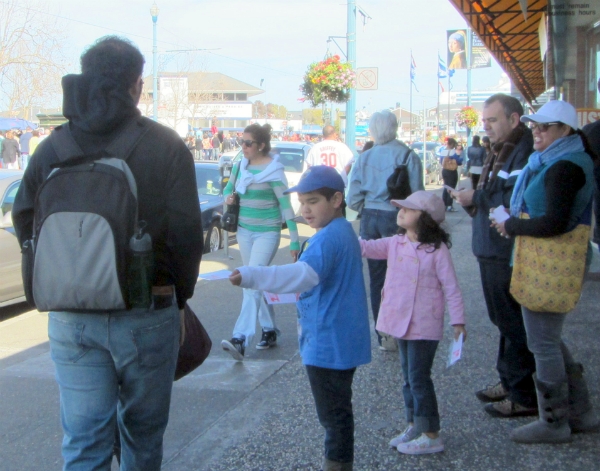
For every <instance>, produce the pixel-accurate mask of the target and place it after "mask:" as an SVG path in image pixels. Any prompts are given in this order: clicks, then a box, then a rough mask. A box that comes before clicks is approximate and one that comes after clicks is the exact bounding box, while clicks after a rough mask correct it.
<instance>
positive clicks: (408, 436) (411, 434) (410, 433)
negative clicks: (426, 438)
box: [390, 425, 419, 448]
mask: <svg viewBox="0 0 600 471" xmlns="http://www.w3.org/2000/svg"><path fill="white" fill-rule="evenodd" d="M418 436H419V433H418V432H417V431H416V430H415V428H414V427H413V426H412V425H409V426H408V427H406V429H405V430H404V432H402V433H401V434H400V435H398V436H397V437H394V438H392V439H391V440H390V446H391V447H392V448H397V447H398V445H400V443H406V442H410V441H411V440H414V439H415V438H417V437H418Z"/></svg>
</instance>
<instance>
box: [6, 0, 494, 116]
mask: <svg viewBox="0 0 600 471" xmlns="http://www.w3.org/2000/svg"><path fill="white" fill-rule="evenodd" d="M1 3H2V1H1V0H0V4H1ZM152 3H153V2H152V0H102V1H90V0H86V1H81V0H46V1H45V2H44V1H43V0H42V1H38V3H37V5H40V6H43V8H42V7H40V9H42V10H45V11H47V12H48V13H45V15H47V16H48V18H49V19H52V20H55V21H58V23H59V25H60V26H61V29H62V30H64V31H65V35H66V36H67V38H68V46H67V47H66V48H65V51H64V53H65V56H66V59H67V64H69V65H68V66H67V69H68V72H70V73H77V72H79V64H78V57H79V55H80V54H81V52H82V51H83V50H84V48H85V47H86V46H88V45H90V44H92V43H93V42H94V41H95V40H96V39H97V38H99V37H102V36H104V35H107V34H117V35H120V36H125V37H127V38H129V39H131V40H132V41H133V42H134V43H135V44H137V46H138V47H139V48H140V50H141V51H142V53H143V54H144V56H145V58H146V68H145V71H144V73H145V75H147V74H151V73H152V18H151V15H150V7H151V6H152ZM156 3H157V6H158V8H159V10H160V11H159V15H158V23H157V38H158V55H159V61H158V62H159V64H160V68H161V69H164V70H174V69H175V68H176V67H181V68H184V69H185V68H187V69H196V70H202V71H206V72H221V73H223V74H226V75H229V76H231V77H234V78H236V79H238V80H242V81H244V82H246V83H248V84H250V85H254V86H256V87H260V88H262V89H263V90H265V93H263V94H261V95H258V96H256V97H253V98H251V100H252V101H253V100H255V99H257V100H258V99H259V100H262V101H263V102H266V103H275V104H278V105H284V106H286V107H287V108H288V110H299V109H302V108H308V107H310V105H309V104H308V103H301V102H300V101H298V99H299V98H301V96H302V95H301V92H300V91H299V86H300V84H301V83H302V77H303V75H304V72H305V71H306V68H307V66H308V65H309V64H310V63H311V62H314V61H319V60H322V59H323V58H324V57H325V55H326V53H327V51H328V47H329V52H331V53H332V54H340V55H341V56H342V58H343V53H342V51H340V49H338V47H337V46H336V44H334V42H330V43H329V45H328V42H327V40H328V37H329V36H342V38H336V39H335V40H336V41H337V43H338V44H339V45H340V46H341V47H342V49H343V52H344V53H345V48H346V44H345V35H346V21H347V14H346V12H347V6H346V3H345V2H344V1H343V0H304V1H301V2H292V1H291V0H253V1H248V0H220V1H218V2H217V1H209V0H157V2H156ZM357 4H358V6H359V7H360V8H361V9H362V10H363V11H365V12H366V13H367V14H368V15H369V16H370V17H371V19H370V20H368V22H367V24H366V25H364V26H363V24H362V17H361V15H357V27H356V29H357V40H356V41H357V42H356V44H357V48H356V49H357V67H377V68H378V73H379V85H378V89H377V90H376V91H358V92H357V107H356V108H357V110H361V109H366V110H367V111H370V112H373V111H377V110H381V109H384V108H389V107H394V106H395V104H396V103H400V104H401V106H402V107H403V108H407V109H408V108H409V101H410V99H409V97H410V78H409V68H410V55H411V50H412V55H413V58H414V60H415V63H416V65H417V76H416V81H415V82H416V86H417V88H418V90H419V92H417V91H416V90H414V89H413V110H418V109H422V108H423V104H425V106H427V107H430V106H434V105H435V103H436V102H437V83H438V79H437V56H438V51H439V52H440V54H441V55H442V57H443V58H445V57H446V30H447V29H457V28H463V27H466V22H465V20H464V19H463V18H462V17H461V16H460V14H459V13H458V12H457V11H456V10H455V8H454V7H453V6H452V4H451V3H450V1H449V0H426V1H423V0H361V1H358V2H357ZM198 49H205V50H204V51H198ZM189 50H196V51H193V52H181V51H189ZM173 51H178V52H173ZM492 62H493V64H492V67H491V68H487V69H476V70H473V72H472V84H473V89H485V88H487V87H490V86H494V85H496V84H497V83H498V81H499V79H500V75H501V73H502V70H501V69H500V67H499V66H498V65H497V63H496V62H495V61H492ZM466 75H467V74H466V71H463V70H459V71H457V72H456V74H455V76H454V78H453V79H452V82H453V89H454V90H459V89H463V90H464V89H466ZM261 81H262V87H261V86H260V83H261ZM446 86H447V83H446V81H445V80H444V87H445V88H446ZM334 106H336V107H337V106H339V107H340V109H343V106H344V105H343V104H342V105H334Z"/></svg>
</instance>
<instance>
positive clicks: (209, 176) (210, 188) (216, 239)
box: [194, 162, 228, 253]
mask: <svg viewBox="0 0 600 471" xmlns="http://www.w3.org/2000/svg"><path fill="white" fill-rule="evenodd" d="M194 166H195V168H196V185H197V187H198V200H199V202H200V210H201V211H202V229H203V231H204V253H208V252H215V251H217V250H219V249H220V248H221V247H223V230H222V228H221V216H223V206H224V199H223V188H224V187H225V184H226V183H227V179H228V177H227V176H222V175H221V173H222V172H221V169H220V168H219V164H218V163H217V162H195V163H194Z"/></svg>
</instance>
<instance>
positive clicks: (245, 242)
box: [233, 226, 281, 346]
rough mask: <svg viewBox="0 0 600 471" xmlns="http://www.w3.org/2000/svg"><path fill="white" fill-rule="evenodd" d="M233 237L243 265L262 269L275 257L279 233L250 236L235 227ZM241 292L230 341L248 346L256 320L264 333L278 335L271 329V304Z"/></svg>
mask: <svg viewBox="0 0 600 471" xmlns="http://www.w3.org/2000/svg"><path fill="white" fill-rule="evenodd" d="M236 237H237V241H238V244H239V246H240V253H241V255H242V262H243V263H244V265H245V266H248V267H266V266H269V264H270V263H271V261H272V260H273V257H274V256H275V254H276V253H277V249H278V248H279V241H280V239H281V232H279V231H268V232H253V231H249V230H248V229H244V228H243V227H239V226H238V230H237V235H236ZM242 291H243V298H242V309H241V311H240V315H239V316H238V319H237V322H236V323H235V327H234V328H233V337H234V338H238V339H245V342H244V345H245V346H248V345H249V344H250V343H251V342H252V338H253V337H254V332H255V331H256V319H257V318H258V322H259V323H260V325H261V327H262V328H263V329H264V330H267V331H268V330H274V331H276V332H278V333H279V330H278V329H277V326H276V325H275V311H274V309H273V306H272V305H271V304H267V301H266V300H265V297H264V295H263V292H262V291H259V290H255V289H248V288H243V290H242Z"/></svg>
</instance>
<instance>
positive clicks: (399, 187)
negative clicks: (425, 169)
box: [386, 149, 412, 200]
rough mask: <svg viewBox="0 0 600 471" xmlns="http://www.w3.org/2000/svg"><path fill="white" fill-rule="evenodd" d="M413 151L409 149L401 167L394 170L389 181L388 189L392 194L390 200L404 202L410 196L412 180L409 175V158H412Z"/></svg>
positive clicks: (387, 182)
mask: <svg viewBox="0 0 600 471" xmlns="http://www.w3.org/2000/svg"><path fill="white" fill-rule="evenodd" d="M410 153H411V150H410V149H408V151H407V152H406V155H405V156H404V159H403V161H402V163H401V164H400V165H398V166H397V167H396V168H395V169H394V173H392V174H391V175H390V176H389V177H388V179H387V181H386V185H387V189H388V192H389V193H390V196H389V197H388V200H403V199H406V198H408V197H409V196H410V194H411V193H412V190H411V189H410V179H409V174H408V166H407V165H406V164H407V162H408V158H409V157H410Z"/></svg>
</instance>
